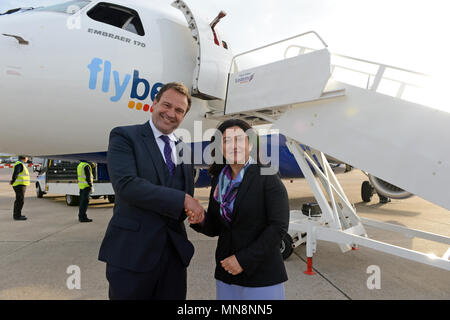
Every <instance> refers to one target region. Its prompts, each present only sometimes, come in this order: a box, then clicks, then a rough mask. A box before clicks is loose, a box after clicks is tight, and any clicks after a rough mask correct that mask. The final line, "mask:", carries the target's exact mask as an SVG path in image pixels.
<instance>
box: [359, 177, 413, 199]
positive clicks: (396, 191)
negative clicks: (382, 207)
mask: <svg viewBox="0 0 450 320" xmlns="http://www.w3.org/2000/svg"><path fill="white" fill-rule="evenodd" d="M368 176H369V181H370V184H371V185H372V186H373V187H374V188H375V190H376V191H377V192H378V194H381V195H382V196H385V197H388V198H391V199H406V198H409V197H411V196H413V194H412V193H410V192H408V191H405V190H403V189H400V188H399V187H397V186H394V185H393V184H390V183H389V182H386V181H384V180H382V179H380V178H377V177H375V176H373V175H371V174H369V175H368Z"/></svg>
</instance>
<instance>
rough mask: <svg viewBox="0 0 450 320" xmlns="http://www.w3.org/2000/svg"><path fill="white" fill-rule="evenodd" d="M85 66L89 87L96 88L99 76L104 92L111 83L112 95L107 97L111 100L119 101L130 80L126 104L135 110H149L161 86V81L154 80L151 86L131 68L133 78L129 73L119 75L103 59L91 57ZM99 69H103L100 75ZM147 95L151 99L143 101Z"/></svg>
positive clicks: (108, 89)
mask: <svg viewBox="0 0 450 320" xmlns="http://www.w3.org/2000/svg"><path fill="white" fill-rule="evenodd" d="M87 67H88V69H89V72H90V75H89V89H91V90H97V82H98V80H99V78H101V90H102V92H104V93H108V92H109V91H110V86H111V83H112V84H113V87H114V89H113V92H112V93H113V95H112V96H111V97H110V98H109V99H110V100H111V101H112V102H119V101H121V100H122V98H123V96H124V94H125V91H127V88H128V87H129V84H130V81H131V80H132V81H131V91H130V94H129V100H128V102H127V106H128V108H130V109H134V108H135V107H136V110H142V111H145V112H147V111H149V110H150V105H151V102H152V101H153V100H154V99H155V96H156V94H157V93H158V91H159V89H160V88H161V87H162V86H163V84H162V83H161V82H156V83H155V84H153V86H152V85H150V82H149V81H148V80H146V79H141V78H139V71H138V70H133V79H131V75H130V74H125V75H123V76H121V75H120V74H119V72H118V71H115V70H112V68H111V67H112V66H111V62H110V61H108V60H104V61H103V59H100V58H93V59H92V61H91V63H90V64H89V65H88V66H87ZM101 71H103V75H102V76H101V77H100V76H99V75H100V74H101ZM111 77H112V81H111ZM138 88H139V89H141V90H139V91H140V92H141V93H140V92H139V91H138ZM142 89H143V92H142ZM148 97H150V99H151V101H150V102H149V103H145V100H146V99H147V98H148ZM136 100H138V101H136Z"/></svg>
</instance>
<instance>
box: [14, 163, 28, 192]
mask: <svg viewBox="0 0 450 320" xmlns="http://www.w3.org/2000/svg"><path fill="white" fill-rule="evenodd" d="M19 164H22V168H23V169H22V172H20V173H19V175H18V176H17V179H16V181H15V182H14V183H13V187H15V186H29V185H30V173H29V172H28V169H27V166H26V165H25V164H24V163H22V162H21V161H16V163H14V169H16V166H17V165H19Z"/></svg>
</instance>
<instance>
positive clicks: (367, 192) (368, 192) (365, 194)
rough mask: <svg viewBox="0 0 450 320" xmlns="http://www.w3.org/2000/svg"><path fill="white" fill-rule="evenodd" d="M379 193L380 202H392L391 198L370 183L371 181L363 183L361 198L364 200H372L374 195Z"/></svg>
mask: <svg viewBox="0 0 450 320" xmlns="http://www.w3.org/2000/svg"><path fill="white" fill-rule="evenodd" d="M375 193H376V194H377V195H378V197H379V198H380V203H389V202H391V198H389V197H386V196H383V195H381V194H379V193H378V192H377V191H376V190H375V188H374V187H373V186H372V185H371V184H370V182H369V181H364V182H363V183H362V185H361V198H362V200H363V201H364V202H370V201H371V200H372V196H373V195H374V194H375Z"/></svg>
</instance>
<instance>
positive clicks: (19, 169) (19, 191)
mask: <svg viewBox="0 0 450 320" xmlns="http://www.w3.org/2000/svg"><path fill="white" fill-rule="evenodd" d="M27 161H28V158H27V157H26V156H19V160H18V161H16V163H15V164H14V171H13V175H12V178H11V181H10V182H9V184H10V185H12V187H13V189H14V192H15V193H16V201H14V212H13V218H14V220H18V221H23V220H27V217H26V216H23V215H22V208H23V204H24V199H25V191H26V189H27V186H29V185H30V173H29V172H28V168H27V165H26V163H27Z"/></svg>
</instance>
